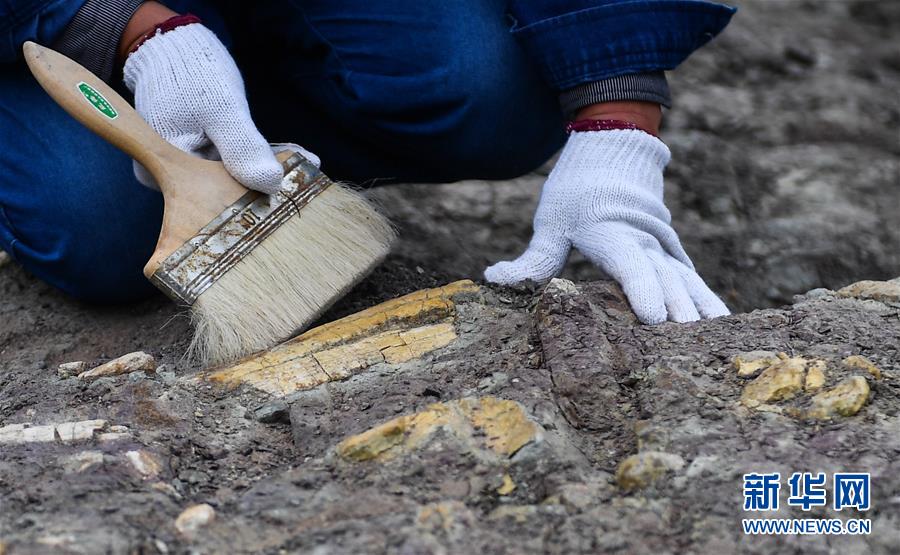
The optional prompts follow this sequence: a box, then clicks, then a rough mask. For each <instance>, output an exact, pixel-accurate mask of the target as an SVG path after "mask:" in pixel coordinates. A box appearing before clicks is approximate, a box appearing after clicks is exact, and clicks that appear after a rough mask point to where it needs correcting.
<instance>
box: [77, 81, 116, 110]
mask: <svg viewBox="0 0 900 555" xmlns="http://www.w3.org/2000/svg"><path fill="white" fill-rule="evenodd" d="M76 86H77V87H78V91H79V92H80V93H81V94H82V96H84V97H85V98H86V99H87V101H88V102H90V103H91V106H93V107H94V108H96V109H97V111H98V112H100V113H101V114H103V115H104V116H106V117H108V118H109V119H116V118H117V117H119V113H118V112H116V109H115V108H113V107H112V104H110V103H109V101H108V100H106V98H105V97H104V96H103V95H102V94H100V93H99V92H97V91H96V90H95V89H94V87H92V86H90V85H88V84H87V83H85V82H84V81H82V82H80V83H78V85H76Z"/></svg>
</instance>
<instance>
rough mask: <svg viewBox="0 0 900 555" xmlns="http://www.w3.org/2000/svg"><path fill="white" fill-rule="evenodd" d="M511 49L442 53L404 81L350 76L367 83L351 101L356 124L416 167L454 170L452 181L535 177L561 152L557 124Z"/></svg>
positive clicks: (553, 106)
mask: <svg viewBox="0 0 900 555" xmlns="http://www.w3.org/2000/svg"><path fill="white" fill-rule="evenodd" d="M504 32H505V31H504ZM513 41H514V39H513V38H512V37H507V36H504V37H501V38H495V40H494V42H495V44H487V43H486V44H483V45H480V48H479V49H477V50H473V49H472V48H459V49H456V48H448V49H443V50H441V55H440V56H432V58H433V59H432V60H431V61H430V63H431V65H430V66H428V67H427V68H422V69H421V71H418V72H416V73H414V74H412V75H399V76H398V75H391V76H377V77H375V76H369V77H368V78H366V77H362V76H359V75H355V76H354V79H355V80H356V83H360V82H363V81H364V80H366V79H368V83H365V85H367V87H366V88H367V90H363V91H361V94H357V95H356V98H358V99H360V100H361V101H362V102H364V103H365V104H366V105H365V106H364V108H363V109H362V111H363V112H364V116H363V118H361V119H368V120H369V121H371V122H373V123H372V124H373V125H374V126H375V128H376V135H380V136H381V137H380V139H381V140H382V141H383V142H382V144H383V145H392V146H393V148H396V149H402V152H401V154H403V155H404V156H406V157H408V158H413V157H414V158H415V160H416V162H417V163H423V162H424V163H431V164H438V165H441V166H443V167H445V168H446V167H447V166H448V165H455V166H457V167H459V169H460V174H459V178H464V177H466V176H470V177H471V176H477V177H482V178H486V179H505V178H511V177H516V176H518V175H521V174H523V173H526V172H528V171H530V170H533V169H535V168H536V167H538V166H540V165H541V164H542V163H543V162H545V161H546V160H547V159H548V158H550V157H551V156H552V155H553V154H554V153H555V152H556V151H557V150H558V149H559V148H560V147H561V146H562V144H563V141H564V140H565V135H564V131H563V116H562V113H561V111H560V108H559V104H558V100H557V96H556V94H555V93H553V92H552V91H551V90H550V88H549V87H548V86H547V85H546V84H545V83H543V82H542V80H541V78H540V76H539V75H538V74H537V71H536V69H535V68H534V67H533V66H532V65H531V64H530V63H529V62H528V61H527V60H526V59H525V56H524V54H523V53H522V52H520V51H519V50H518V45H516V44H515V43H514V42H513ZM356 92H357V93H360V91H356ZM451 177H452V175H451Z"/></svg>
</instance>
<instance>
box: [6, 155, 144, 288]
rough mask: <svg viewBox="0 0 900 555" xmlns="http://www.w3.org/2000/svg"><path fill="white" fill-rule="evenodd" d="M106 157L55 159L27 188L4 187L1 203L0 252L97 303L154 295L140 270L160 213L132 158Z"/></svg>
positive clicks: (50, 282) (56, 283) (50, 281)
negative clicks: (94, 161) (0, 248)
mask: <svg viewBox="0 0 900 555" xmlns="http://www.w3.org/2000/svg"><path fill="white" fill-rule="evenodd" d="M109 154H111V156H110V157H108V158H107V159H106V160H105V163H104V164H103V165H102V166H99V165H96V166H95V165H93V164H92V163H90V162H89V161H87V162H86V161H85V158H81V159H79V161H78V162H79V163H83V166H82V167H80V168H76V167H74V166H73V165H72V164H67V163H66V161H65V160H62V161H60V160H54V163H55V165H54V166H53V171H49V170H45V171H42V172H39V174H37V175H35V174H32V176H33V179H32V180H31V182H30V183H28V187H22V188H20V189H19V190H18V191H15V190H12V191H11V190H10V188H5V189H6V190H4V191H3V196H4V198H3V199H2V204H0V216H2V218H0V227H2V229H0V231H2V233H0V242H2V246H3V249H4V250H7V251H8V252H9V253H10V254H11V255H12V256H13V257H14V259H15V260H16V261H18V262H19V263H21V264H22V266H24V267H25V269H26V270H28V271H29V272H30V273H32V274H33V275H35V276H36V277H38V278H40V279H42V280H43V281H45V282H47V283H49V284H51V285H53V286H54V287H56V288H58V289H60V290H62V291H63V292H65V293H67V294H68V295H70V296H72V297H74V298H76V299H78V300H82V301H86V302H91V303H102V304H108V303H122V302H130V301H135V300H140V299H143V298H146V297H148V296H149V295H151V294H152V293H153V292H154V288H153V286H152V285H150V283H149V281H147V280H146V279H145V278H144V276H143V273H142V269H143V266H144V264H145V263H146V261H147V259H148V258H149V256H150V254H151V252H152V250H153V246H154V244H155V243H156V237H157V235H158V232H159V222H160V221H161V218H162V205H161V201H160V195H159V194H158V193H155V192H153V191H150V190H147V189H145V188H143V187H141V186H140V185H138V184H137V182H136V181H135V180H134V178H133V175H132V174H131V164H130V160H128V159H127V158H124V156H123V157H122V158H124V162H123V161H117V160H116V158H115V157H114V156H112V154H115V153H109ZM75 165H76V166H77V165H78V164H77V163H76V164H75ZM48 167H49V166H48ZM79 170H81V171H79ZM95 170H97V171H95ZM126 170H127V173H126ZM63 175H68V176H75V177H72V178H70V179H67V180H63V179H61V178H60V176H63ZM4 205H5V206H4Z"/></svg>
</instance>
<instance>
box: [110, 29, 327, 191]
mask: <svg viewBox="0 0 900 555" xmlns="http://www.w3.org/2000/svg"><path fill="white" fill-rule="evenodd" d="M124 73H125V84H126V85H127V86H128V88H129V89H130V90H131V91H132V92H133V93H134V103H135V108H136V109H137V111H138V113H139V114H140V115H141V116H142V117H143V118H144V119H145V120H146V121H147V122H148V123H149V124H150V126H151V127H152V128H153V129H154V130H156V132H157V133H159V134H160V135H162V137H163V138H164V139H166V140H167V141H168V142H170V143H171V144H173V145H175V146H176V147H178V148H180V149H181V150H184V151H187V152H190V153H192V154H194V155H196V156H200V157H202V158H208V159H221V160H222V162H223V163H224V164H225V168H226V169H227V170H228V172H229V173H230V174H231V175H232V176H233V177H234V178H235V179H236V180H238V181H240V182H241V183H242V184H243V185H244V186H245V187H248V188H250V189H255V190H257V191H262V192H263V193H268V194H271V193H274V192H276V191H277V190H278V189H279V187H280V184H281V178H282V168H281V164H280V163H279V162H278V160H276V159H275V156H274V154H273V153H272V149H271V148H270V147H269V144H268V143H267V142H266V140H265V139H264V138H263V136H262V135H261V134H260V132H259V131H258V130H257V128H256V125H255V124H254V123H253V120H252V119H251V117H250V108H249V107H248V105H247V99H246V96H245V93H244V82H243V80H242V79H241V75H240V72H239V71H238V68H237V66H236V65H235V63H234V60H233V59H232V58H231V55H230V54H229V53H228V51H227V50H226V49H225V46H224V45H223V44H222V43H221V42H220V41H219V39H218V38H216V36H215V34H213V32H212V31H210V30H209V29H207V28H206V27H204V26H203V25H202V24H200V23H191V24H189V25H184V26H181V27H177V28H174V29H172V30H170V31H167V32H165V33H157V34H156V35H153V36H150V37H149V38H148V39H146V41H144V42H143V43H142V44H141V45H140V46H139V47H138V48H137V50H136V51H134V52H133V53H131V54H130V55H129V56H128V58H127V59H126V61H125V67H124ZM307 154H308V153H307ZM313 158H315V157H314V156H313ZM314 161H315V162H317V161H318V160H317V159H316V160H314ZM135 175H136V176H137V178H138V180H139V181H140V182H141V183H143V184H145V185H148V186H151V187H152V186H153V179H152V177H151V176H150V175H149V174H148V173H147V171H146V170H144V168H143V167H141V166H140V165H138V164H135Z"/></svg>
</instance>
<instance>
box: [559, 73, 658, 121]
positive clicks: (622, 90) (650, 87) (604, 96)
mask: <svg viewBox="0 0 900 555" xmlns="http://www.w3.org/2000/svg"><path fill="white" fill-rule="evenodd" d="M617 100H643V101H645V102H656V103H657V104H662V105H663V106H665V107H666V108H671V107H672V97H671V94H670V93H669V83H668V81H666V76H665V74H664V73H663V72H662V71H652V72H649V73H632V74H629V75H619V76H617V77H610V78H609V79H602V80H600V81H592V82H590V83H584V84H583V85H578V86H577V87H574V88H572V89H568V90H565V91H563V92H562V94H560V95H559V103H560V105H561V106H562V109H563V113H564V114H566V116H571V115H572V114H574V113H575V112H577V111H578V110H580V109H582V108H584V107H585V106H590V105H591V104H597V103H600V102H613V101H617Z"/></svg>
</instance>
